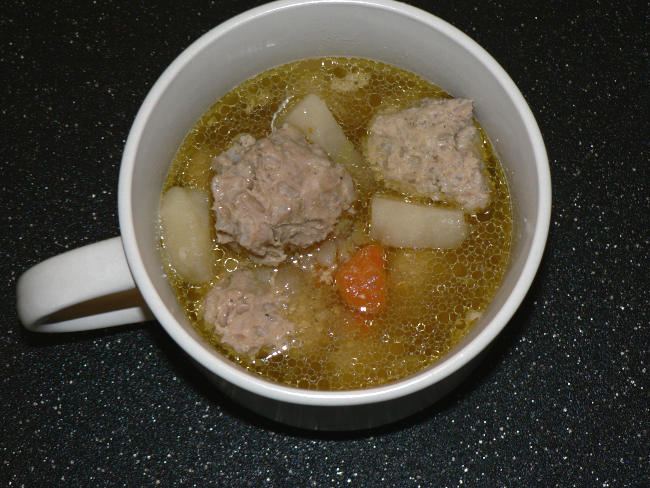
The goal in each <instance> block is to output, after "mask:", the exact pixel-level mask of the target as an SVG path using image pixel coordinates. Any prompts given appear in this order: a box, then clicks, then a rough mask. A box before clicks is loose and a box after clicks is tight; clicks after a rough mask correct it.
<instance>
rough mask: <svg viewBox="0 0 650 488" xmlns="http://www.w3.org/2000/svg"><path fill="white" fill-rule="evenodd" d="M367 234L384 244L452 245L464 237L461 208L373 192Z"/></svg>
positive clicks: (464, 227)
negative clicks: (429, 203)
mask: <svg viewBox="0 0 650 488" xmlns="http://www.w3.org/2000/svg"><path fill="white" fill-rule="evenodd" d="M370 221H371V232H370V236H371V237H373V238H374V239H377V240H378V241H379V242H381V244H383V245H384V246H391V247H411V248H415V249H422V248H440V249H453V248H455V247H458V246H459V245H460V243H461V242H463V240H464V239H465V238H466V237H467V234H468V232H469V231H468V227H467V223H466V222H465V219H464V217H463V212H462V211H461V210H456V209H451V208H442V207H434V206H426V205H416V204H413V203H406V202H403V201H400V200H395V199H392V198H388V197H383V196H374V197H373V198H372V201H371V211H370Z"/></svg>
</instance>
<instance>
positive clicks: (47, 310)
mask: <svg viewBox="0 0 650 488" xmlns="http://www.w3.org/2000/svg"><path fill="white" fill-rule="evenodd" d="M16 300H17V309H18V317H19V318H20V321H21V322H22V323H23V325H24V326H25V327H26V328H27V329H29V330H32V331H35V332H76V331H83V330H92V329H100V328H104V327H113V326H116V325H124V324H133V323H138V322H144V321H146V320H150V319H153V315H152V313H151V312H150V311H149V309H148V308H147V305H146V303H145V302H144V299H143V298H142V296H141V295H140V292H139V291H138V289H137V288H136V286H135V282H134V281H133V277H132V276H131V271H130V270H129V266H128V264H127V260H126V256H125V254H124V247H123V246H122V238H121V237H113V238H111V239H106V240H104V241H100V242H96V243H94V244H89V245H87V246H83V247H80V248H78V249H73V250H71V251H68V252H65V253H63V254H60V255H58V256H54V257H52V258H50V259H47V260H45V261H43V262H42V263H39V264H37V265H35V266H34V267H32V268H30V269H28V270H27V271H25V273H23V274H22V275H21V276H20V278H18V283H17V284H16Z"/></svg>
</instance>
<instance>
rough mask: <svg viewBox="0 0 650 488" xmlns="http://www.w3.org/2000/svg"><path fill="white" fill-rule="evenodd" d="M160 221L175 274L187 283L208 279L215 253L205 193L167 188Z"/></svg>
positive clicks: (211, 272)
mask: <svg viewBox="0 0 650 488" xmlns="http://www.w3.org/2000/svg"><path fill="white" fill-rule="evenodd" d="M160 223H161V226H162V237H163V243H164V247H165V249H166V251H167V253H168V254H169V261H170V263H171V265H172V266H173V267H174V269H175V270H176V272H177V273H178V275H179V276H180V277H181V278H182V279H184V280H185V281H188V282H190V283H200V282H203V281H207V280H209V279H210V278H211V277H212V274H213V271H214V255H213V250H212V238H211V236H210V200H209V198H208V196H207V195H206V194H205V193H203V192H201V191H199V190H192V189H189V188H181V187H180V186H174V187H172V188H170V189H169V190H168V191H167V193H165V195H164V196H163V198H162V202H161V204H160Z"/></svg>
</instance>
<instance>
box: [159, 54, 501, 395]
mask: <svg viewBox="0 0 650 488" xmlns="http://www.w3.org/2000/svg"><path fill="white" fill-rule="evenodd" d="M310 93H315V94H317V95H318V96H320V97H321V98H322V99H324V100H325V102H326V103H327V105H328V107H329V108H330V110H331V111H332V113H333V114H334V117H335V118H336V120H337V121H338V122H339V124H340V125H341V126H342V128H343V130H344V132H345V134H346V135H347V136H348V138H349V139H350V140H351V141H352V142H353V143H354V145H355V146H356V147H357V149H358V150H359V151H361V150H362V148H363V142H364V138H365V137H366V134H367V128H368V126H369V124H370V122H371V120H372V118H373V116H375V115H376V114H377V113H378V112H382V111H386V110H394V109H400V108H406V107H409V106H411V105H413V104H415V103H416V102H417V101H418V100H420V99H422V98H426V97H444V98H448V97H449V96H450V95H448V94H447V93H445V92H444V91H442V90H441V89H440V88H438V87H436V86H434V85H432V84H431V83H429V82H427V81H425V80H423V79H422V78H420V77H418V76H417V75H415V74H413V73H409V72H407V71H404V70H401V69H398V68H395V67H392V66H388V65H386V64H383V63H378V62H374V61H369V60H364V59H350V58H333V57H328V58H319V59H310V60H304V61H299V62H295V63H291V64H288V65H284V66H281V67H278V68H274V69H271V70H269V71H266V72H264V73H262V74H260V75H258V76H256V77H254V78H252V79H251V80H248V81H246V82H244V83H242V84H241V85H239V86H238V87H236V88H235V89H233V90H232V91H231V92H229V93H228V94H226V95H225V96H224V97H223V98H222V99H221V100H219V101H218V102H217V103H215V104H214V105H213V106H212V107H211V108H210V109H209V110H208V111H207V112H206V113H205V114H204V115H203V117H202V118H201V119H200V120H199V121H198V122H197V124H196V125H195V126H194V127H193V128H192V130H191V131H190V133H189V134H188V136H187V138H186V139H185V141H184V142H183V144H182V146H181V147H180V149H179V151H178V153H177V155H176V157H175V159H174V161H173V164H172V166H171V170H170V172H169V176H168V179H167V183H166V185H165V191H166V190H167V189H168V188H170V187H171V186H174V185H179V186H184V187H190V188H198V189H201V190H203V191H205V192H206V193H209V192H210V181H211V179H212V176H213V174H212V171H211V169H210V163H211V159H212V158H213V157H214V156H217V155H218V154H220V153H221V152H222V151H224V150H226V149H228V147H229V146H230V145H231V144H232V141H233V139H234V138H235V137H236V136H237V135H239V134H241V133H249V134H252V135H253V136H255V137H256V138H261V137H264V136H266V135H268V134H269V133H270V132H271V128H272V124H273V123H274V117H276V118H278V117H279V118H281V116H282V114H283V113H286V111H287V110H290V109H291V107H292V105H293V104H295V103H296V102H298V101H299V100H300V99H301V98H302V97H304V96H305V95H308V94H310ZM479 133H480V134H481V136H482V142H481V146H480V151H481V154H482V156H483V159H484V164H485V168H486V172H487V175H488V176H489V180H490V185H491V196H492V203H491V204H490V206H489V207H488V208H487V209H486V210H485V211H483V212H481V213H479V214H474V215H466V216H465V218H466V220H467V222H468V223H469V226H470V234H469V236H468V238H467V239H466V240H465V241H464V242H463V243H462V244H461V246H460V247H458V248H457V249H453V250H437V249H434V250H432V249H429V250H419V251H416V250H413V249H393V248H388V249H387V252H386V258H387V272H388V286H389V288H388V304H387V306H386V307H385V308H384V309H383V310H382V311H381V312H380V313H379V314H378V315H377V316H374V317H372V318H364V317H359V316H358V315H356V314H354V313H352V312H351V311H350V310H348V309H347V308H346V307H345V305H344V303H343V301H342V300H341V298H340V297H339V296H338V294H337V291H336V287H335V286H334V285H333V284H328V283H324V282H322V281H319V280H318V279H316V278H315V275H314V278H311V276H312V272H311V271H312V270H314V269H315V268H314V263H313V259H312V256H311V250H310V249H307V250H303V251H300V252H296V253H294V254H293V255H292V256H291V257H290V259H288V260H287V262H285V263H282V264H281V265H280V266H279V267H278V268H276V269H272V270H271V269H269V270H268V272H277V273H280V274H283V275H287V276H289V277H290V278H291V279H293V282H295V283H296V284H297V286H299V288H300V289H299V291H298V292H297V293H296V294H295V295H294V296H293V297H292V301H291V303H290V306H289V309H288V312H287V317H288V318H289V319H290V320H291V321H293V322H294V323H296V324H297V326H298V333H297V335H296V337H295V340H294V344H293V345H292V347H290V348H289V349H288V350H287V351H284V352H282V353H275V354H272V353H271V351H266V350H264V349H262V350H261V351H260V353H259V354H258V355H257V356H256V357H255V358H254V359H250V358H248V357H246V356H240V355H238V354H237V353H236V352H235V351H233V350H232V349H230V348H228V347H226V346H224V345H222V344H221V343H220V342H219V337H218V336H216V335H214V334H213V332H212V330H211V327H209V326H208V325H207V324H205V323H203V321H202V320H201V303H202V300H203V298H204V296H205V294H206V293H207V292H208V291H209V290H210V288H211V287H212V286H213V285H214V284H215V283H217V282H218V281H219V280H220V279H221V278H223V277H224V276H226V275H227V274H228V273H231V272H233V271H235V270H236V269H243V268H255V269H259V268H264V267H262V266H259V265H256V264H255V263H254V262H252V261H251V260H250V259H249V258H248V257H247V256H246V254H245V253H244V252H242V251H237V250H233V249H230V248H229V247H228V246H220V245H218V244H217V243H216V240H215V246H214V247H215V256H216V259H217V260H218V266H217V271H216V274H215V276H214V278H213V279H212V280H211V282H210V283H205V284H203V285H200V286H196V285H190V284H188V283H185V282H183V281H182V280H181V279H180V278H179V277H178V276H177V275H176V273H175V271H174V269H173V267H172V266H171V265H168V266H167V269H166V271H167V273H168V275H169V278H170V281H171V283H172V286H173V288H174V290H175V292H176V294H177V296H178V299H179V301H180V302H181V304H182V305H183V306H184V308H185V310H186V313H187V315H188V317H189V318H190V320H191V321H192V323H193V324H194V325H195V326H196V327H197V329H198V330H199V331H200V332H201V334H202V335H203V336H204V337H205V338H206V340H208V341H209V342H210V343H211V344H212V345H214V347H215V348H217V349H218V350H219V351H220V352H221V353H222V354H224V355H225V356H226V357H228V358H229V359H231V360H232V361H235V362H236V363H238V364H240V365H241V366H243V367H245V368H247V369H248V370H250V371H251V372H254V373H256V374H259V375H261V376H263V377H265V378H268V379H271V380H273V381H276V382H279V383H282V384H285V385H289V386H295V387H300V388H307V389H320V390H343V389H354V388H364V387H369V386H377V385H380V384H383V383H386V382H390V381H395V380H398V379H401V378H404V377H406V376H408V375H411V374H413V373H416V372H418V371H420V370H422V369H423V368H426V367H427V366H429V365H431V364H432V363H434V362H435V361H437V360H438V359H439V358H440V357H441V356H443V355H444V354H445V353H446V352H448V351H449V350H450V349H451V348H452V347H453V346H454V345H455V344H456V343H458V341H459V340H460V339H461V338H462V337H463V336H464V335H465V334H466V333H467V331H468V330H469V329H470V328H471V326H472V325H473V323H475V322H476V320H477V318H478V317H480V314H481V312H482V311H483V310H484V309H485V308H486V307H487V305H488V304H489V302H490V300H491V298H492V297H493V296H494V294H495V292H496V291H497V289H498V287H499V284H500V282H501V279H502V276H503V273H504V271H505V269H506V266H507V263H508V256H509V251H510V241H511V229H512V215H511V205H510V197H509V193H508V188H507V184H506V180H505V178H504V175H503V171H502V168H501V165H500V163H499V161H498V159H497V158H496V157H495V155H494V153H493V151H492V148H491V145H490V143H489V140H488V139H487V137H486V136H485V134H484V132H483V131H482V130H480V128H479ZM351 174H352V176H353V178H354V179H355V183H356V187H357V193H358V201H357V202H356V203H355V205H354V208H355V213H354V215H353V216H345V217H343V218H342V220H341V222H340V223H339V225H338V226H337V230H336V232H337V233H339V234H341V235H342V236H343V237H345V239H346V242H347V245H348V246H350V248H351V249H352V250H353V249H354V248H356V247H359V246H363V245H365V244H368V243H370V242H371V240H370V238H369V237H368V229H369V222H368V219H369V215H368V214H369V212H368V204H369V200H370V198H371V197H372V196H373V195H374V194H377V193H386V194H393V195H396V196H399V197H401V198H403V199H405V200H409V201H417V202H418V203H426V204H432V203H433V202H430V201H428V200H427V199H422V198H413V197H409V196H407V195H399V194H397V193H396V192H395V191H394V190H391V189H390V188H387V187H386V186H385V185H384V183H383V182H381V181H379V180H378V179H377V178H376V176H375V175H374V173H373V171H372V170H371V169H370V168H368V167H365V166H364V165H363V163H362V164H360V165H357V166H356V167H354V168H351ZM213 218H214V216H213ZM162 248H163V249H162V251H163V256H165V251H164V242H162ZM262 272H266V271H262Z"/></svg>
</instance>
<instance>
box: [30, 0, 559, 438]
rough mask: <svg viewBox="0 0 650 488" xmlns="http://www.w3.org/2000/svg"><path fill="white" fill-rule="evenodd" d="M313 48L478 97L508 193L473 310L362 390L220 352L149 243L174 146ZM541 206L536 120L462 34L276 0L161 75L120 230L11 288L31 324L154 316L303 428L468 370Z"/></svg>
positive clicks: (340, 422) (490, 330)
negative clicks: (508, 206) (487, 282)
mask: <svg viewBox="0 0 650 488" xmlns="http://www.w3.org/2000/svg"><path fill="white" fill-rule="evenodd" d="M320 56H349V57H363V58H369V59H373V60H378V61H383V62H386V63H389V64H392V65H395V66H398V67H400V68H404V69H407V70H409V71H412V72H414V73H416V74H418V75H420V76H422V77H423V78H425V79H427V80H429V81H431V82H433V83H435V84H436V85H438V86H441V87H442V88H443V89H445V90H446V91H448V92H449V93H451V94H452V95H454V96H457V97H465V98H471V99H472V100H474V107H475V115H476V118H477V120H479V121H480V123H481V125H482V126H483V127H484V129H485V131H486V133H487V134H488V135H489V136H490V138H491V141H492V143H493V146H494V148H495V150H496V152H497V154H498V155H499V157H500V158H501V161H502V164H503V167H504V171H505V174H506V178H507V179H508V184H509V188H510V191H511V197H512V202H513V216H514V225H513V241H512V251H511V258H510V262H509V265H508V269H507V271H506V273H505V276H504V278H503V283H502V285H501V287H500V288H499V290H498V291H497V293H496V295H495V296H494V298H493V300H492V302H491V304H490V305H489V307H488V308H487V309H486V311H485V312H484V314H483V316H482V318H481V319H480V320H479V321H478V323H477V324H476V325H475V326H474V327H473V328H472V329H471V330H470V331H469V332H468V334H467V336H466V337H465V338H464V339H462V340H461V342H460V343H459V344H458V345H457V346H456V347H454V348H453V349H452V350H451V351H450V352H449V353H448V354H447V355H446V356H445V357H444V358H442V359H441V360H440V361H438V362H436V363H435V364H433V365H432V366H430V367H428V368H426V369H425V370H423V371H421V372H420V373H417V374H415V375H413V376H411V377H408V378H405V379H403V380H400V381H397V382H394V383H390V384H387V385H383V386H379V387H373V388H367V389H359V390H349V391H310V390H301V389H297V388H290V387H287V386H283V385H279V384H276V383H273V382H271V381H267V380H264V379H263V378H261V377H259V376H258V375H253V374H251V373H249V372H247V371H246V370H244V369H243V368H241V367H239V366H237V365H235V364H234V363H232V362H230V361H228V360H227V359H225V358H224V357H222V356H221V355H220V354H219V353H218V352H217V351H216V350H214V349H213V348H212V347H211V346H210V345H209V344H207V342H206V341H205V340H204V339H203V338H202V337H201V336H200V335H199V333H198V332H197V331H196V330H195V329H194V328H193V327H192V325H191V324H190V322H189V321H188V319H187V318H186V316H185V313H184V311H183V310H182V308H181V307H180V305H179V304H178V302H177V300H176V297H175V295H174V293H173V291H172V289H171V287H170V285H169V283H168V282H167V280H166V278H165V275H164V273H163V265H162V261H161V255H160V252H159V247H158V229H157V221H158V218H157V216H158V207H159V202H160V194H161V189H162V186H163V182H164V181H165V178H166V175H167V172H168V170H169V167H170V164H171V161H172V159H173V157H174V155H175V152H176V151H177V149H178V147H179V146H180V144H181V142H182V141H183V139H184V137H185V136H186V134H187V133H188V131H189V129H190V128H191V127H192V126H193V125H194V123H195V122H196V121H197V120H198V119H199V118H200V116H201V115H202V114H203V113H204V112H205V110H207V109H208V108H209V107H210V106H211V105H212V104H213V103H214V102H215V101H216V100H218V99H219V98H220V97H221V96H223V95H224V94H225V93H226V92H228V91H229V90H231V89H232V88H233V87H235V86H236V85H238V84H239V83H241V82H242V81H244V80H246V79H248V78H250V77H252V76H254V75H256V74H258V73H261V72H262V71H265V70H267V69H269V68H271V67H274V66H278V65H281V64H285V63H288V62H291V61H295V60H298V59H304V58H313V57H320ZM550 207H551V182H550V173H549V167H548V160H547V156H546V151H545V148H544V143H543V141H542V137H541V134H540V132H539V129H538V127H537V124H536V122H535V119H534V117H533V115H532V114H531V112H530V109H529V108H528V105H527V104H526V102H525V100H524V99H523V97H522V95H521V93H520V92H519V90H518V89H517V87H516V86H515V84H514V83H513V82H512V80H511V79H510V78H509V76H508V75H507V74H506V73H505V71H504V70H503V69H502V68H501V67H500V66H499V65H498V63H497V62H496V61H495V60H494V59H493V58H492V57H491V56H490V55H489V54H488V53H487V52H486V51H485V50H483V49H482V48H481V47H480V46H479V45H478V44H476V43H475V42H474V41H472V40H471V39H470V38H469V37H467V36H466V35H465V34H463V33H462V32H460V31H459V30H457V29H456V28H454V27H452V26H451V25H449V24H448V23H446V22H444V21H443V20H441V19H439V18H437V17H435V16H433V15H431V14H429V13H427V12H424V11H422V10H419V9H417V8H414V7H410V6H408V5H405V4H402V3H397V2H392V1H387V0H385V1H383V0H370V1H360V0H339V1H332V0H315V1H307V2H305V1H295V0H289V1H279V2H274V3H270V4H267V5H263V6H261V7H258V8H255V9H252V10H249V11H247V12H245V13H243V14H241V15H238V16H237V17H234V18H232V19H231V20H229V21H227V22H225V23H223V24H221V25H219V26H218V27H216V28H214V29H212V30H211V31H209V32H208V33H207V34H205V35H204V36H202V37H201V38H199V39H198V40H197V41H195V42H194V43H193V44H192V45H191V46H189V47H188V48H187V49H186V50H185V51H184V52H183V53H181V54H180V55H179V57H178V58H177V59H176V60H175V61H174V62H173V63H172V64H171V65H170V66H169V67H168V68H167V70H166V71H165V72H164V73H163V74H162V75H161V77H160V78H159V79H158V81H157V82H156V84H155V85H154V86H153V87H152V89H151V91H150V92H149V94H148V96H147V97H146V99H145V101H144V102H143V104H142V107H141V108H140V110H139V112H138V115H137V117H136V119H135V121H134V123H133V126H132V128H131V131H130V133H129V137H128V140H127V143H126V146H125V150H124V155H123V159H122V165H121V168H120V178H119V187H118V210H119V220H120V233H121V236H120V237H115V238H113V239H108V240H106V241H102V242H99V243H96V244H91V245H89V246H85V247H82V248H79V249H76V250H73V251H69V252H67V253H65V254H62V255H59V256H55V257H54V258H51V259H48V260H47V261H44V262H42V263H40V264H38V265H36V266H34V267H33V268H31V269H29V270H27V271H26V272H25V273H24V274H23V275H22V276H21V277H20V279H19V281H18V285H17V301H18V312H19V317H20V319H21V321H22V322H23V324H24V325H25V327H27V328H28V329H31V330H35V331H42V332H67V331H79V330H88V329H96V328H101V327H109V326H113V325H120V324H127V323H135V322H140V321H143V320H147V319H149V318H151V317H152V316H153V317H155V318H156V319H157V320H158V322H159V323H160V324H161V325H162V326H163V327H164V328H165V330H166V331H167V333H168V334H169V335H170V336H171V337H172V339H173V340H174V341H176V342H177V343H178V344H179V345H180V347H181V348H182V349H183V350H184V351H185V352H186V353H187V354H188V355H189V357H191V358H192V359H193V361H194V362H195V363H196V365H197V367H198V368H199V369H200V370H202V371H203V372H204V373H205V374H206V375H207V376H208V378H210V379H211V380H212V381H213V382H214V383H215V384H216V385H218V387H219V388H220V389H221V390H222V391H223V392H225V393H226V394H228V395H229V396H230V397H232V398H233V399H234V400H235V401H237V402H239V403H240V404H242V405H244V406H246V407H247V408H249V409H251V410H253V411H255V412H257V413H259V414H261V415H264V416H266V417H269V418H271V419H273V420H275V421H279V422H283V423H286V424H289V425H293V426H297V427H302V428H310V429H325V430H349V429H360V428H370V427H374V426H377V425H381V424H385V423H389V422H393V421H396V420H398V419H401V418H404V417H406V416H408V415H410V414H412V413H414V412H416V411H418V410H420V409H421V408H423V407H425V406H427V405H429V404H431V403H432V402H434V401H435V400H437V399H439V398H440V397H442V396H443V395H444V394H446V393H447V392H448V391H449V390H450V389H451V388H453V387H454V386H455V385H456V384H457V383H458V382H459V381H461V380H462V378H463V377H464V376H465V375H467V374H468V372H469V371H470V370H471V368H472V366H473V365H474V364H475V362H476V359H477V358H478V357H479V354H480V353H481V352H482V351H484V350H485V348H486V347H487V346H488V345H489V344H490V342H491V341H492V340H493V339H494V338H495V337H496V335H497V334H498V333H499V332H500V331H501V330H502V329H503V327H504V326H505V325H506V323H507V322H508V321H509V320H510V318H511V317H512V315H513V314H514V312H515V311H516V309H517V308H518V307H519V305H520V303H521V301H522V300H523V298H524V296H525V294H526V293H527V291H528V289H529V287H530V284H531V282H532V280H533V278H534V275H535V273H536V271H537V268H538V266H539V262H540V260H541V257H542V253H543V250H544V246H545V243H546V238H547V235H548V228H549V220H550Z"/></svg>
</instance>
